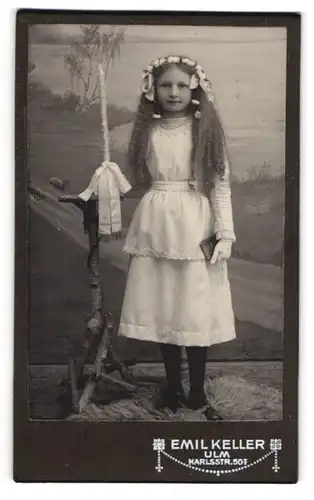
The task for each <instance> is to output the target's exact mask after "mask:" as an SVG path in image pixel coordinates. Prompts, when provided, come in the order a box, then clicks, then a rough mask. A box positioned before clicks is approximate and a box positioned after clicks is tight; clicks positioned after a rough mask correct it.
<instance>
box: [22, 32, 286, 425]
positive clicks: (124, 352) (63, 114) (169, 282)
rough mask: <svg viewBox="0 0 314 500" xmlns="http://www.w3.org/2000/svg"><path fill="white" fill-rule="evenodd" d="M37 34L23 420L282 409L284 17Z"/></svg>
mask: <svg viewBox="0 0 314 500" xmlns="http://www.w3.org/2000/svg"><path fill="white" fill-rule="evenodd" d="M28 40H29V45H28V78H27V80H28V81H27V175H28V232H29V238H28V245H29V278H28V279H29V282H28V288H29V337H28V412H29V418H30V419H31V420H67V421H144V422H151V421H196V422H213V421H280V420H282V418H283V342H284V335H283V319H284V318H283V311H284V309H283V306H284V272H285V270H284V224H285V148H286V141H285V134H286V77H287V73H286V65H287V33H286V28H285V27H257V26H252V27H243V26H184V25H176V26H170V25H168V26H167V25H153V26H147V25H144V24H143V25H141V24H134V23H132V22H130V24H123V25H118V24H117V25H113V24H33V25H31V26H29V32H28Z"/></svg>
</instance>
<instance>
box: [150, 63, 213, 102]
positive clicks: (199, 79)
mask: <svg viewBox="0 0 314 500" xmlns="http://www.w3.org/2000/svg"><path fill="white" fill-rule="evenodd" d="M164 64H185V65H186V66H189V67H190V68H193V69H194V72H193V74H192V76H191V82H190V88H191V89H196V88H197V87H198V86H200V87H201V88H202V89H203V91H204V92H205V94H206V96H207V98H208V100H209V101H210V102H213V101H214V95H213V92H212V86H211V82H210V80H209V79H208V78H207V77H206V74H205V71H204V70H203V68H202V67H201V66H200V65H199V64H198V63H197V62H195V61H192V60H191V59H189V58H188V57H180V56H168V57H160V58H159V59H156V60H155V61H153V62H152V63H151V64H150V65H149V66H148V67H147V69H145V70H144V71H143V76H142V79H143V80H144V84H143V86H142V88H141V91H142V93H143V94H144V96H145V97H146V99H148V100H149V101H154V98H155V92H154V77H153V72H154V70H155V69H156V68H159V67H160V66H163V65H164Z"/></svg>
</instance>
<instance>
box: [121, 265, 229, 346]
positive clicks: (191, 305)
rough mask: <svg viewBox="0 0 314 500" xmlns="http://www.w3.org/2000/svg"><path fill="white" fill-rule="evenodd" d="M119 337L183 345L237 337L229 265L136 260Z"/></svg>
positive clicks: (124, 306) (127, 286)
mask: <svg viewBox="0 0 314 500" xmlns="http://www.w3.org/2000/svg"><path fill="white" fill-rule="evenodd" d="M119 334H120V335H123V336H126V337H130V338H134V339H139V340H148V341H153V342H161V343H170V344H176V345H180V346H210V345H212V344H217V343H220V342H227V341H229V340H232V339H234V338H235V329H234V315H233V309H232V303H231V294H230V286H229V280H228V276H227V266H226V263H225V262H224V263H216V264H210V263H209V262H208V261H206V260H197V261H191V260H170V259H164V258H152V257H142V256H132V257H131V261H130V266H129V272H128V277H127V283H126V290H125V297H124V302H123V307H122V314H121V320H120V327H119Z"/></svg>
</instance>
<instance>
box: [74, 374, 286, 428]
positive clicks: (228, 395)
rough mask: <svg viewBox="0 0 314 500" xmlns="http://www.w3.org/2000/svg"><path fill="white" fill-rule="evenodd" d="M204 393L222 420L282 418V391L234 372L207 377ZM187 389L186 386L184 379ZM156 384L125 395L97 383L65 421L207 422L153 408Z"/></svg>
mask: <svg viewBox="0 0 314 500" xmlns="http://www.w3.org/2000/svg"><path fill="white" fill-rule="evenodd" d="M205 387H206V393H207V395H208V399H209V402H210V404H211V405H212V407H213V408H214V409H215V410H216V411H217V412H218V413H219V414H220V415H221V417H222V418H223V420H227V421H239V420H242V421H243V420H246V421H248V420H264V421H269V420H281V418H282V394H281V391H279V390H278V389H276V388H272V387H269V386H267V385H258V384H254V383H249V382H247V381H246V380H245V379H244V378H243V377H241V376H237V375H223V376H217V377H215V378H214V379H212V380H210V379H207V380H206V383H205ZM184 388H185V390H186V391H188V385H187V383H186V382H184ZM158 393H159V385H158V384H154V383H149V384H144V383H143V384H141V383H140V384H139V387H138V388H137V390H136V392H135V393H134V394H132V395H130V394H126V393H125V392H122V391H121V390H119V389H117V388H116V387H114V388H113V387H112V388H110V387H109V388H108V387H106V388H104V387H102V386H101V384H99V385H98V388H97V394H95V397H94V399H93V401H91V402H90V403H89V404H88V405H87V406H86V407H85V408H84V409H83V411H82V412H81V413H80V414H79V415H70V417H68V420H107V421H108V420H109V421H117V420H137V421H141V420H142V421H146V422H147V421H156V420H158V421H161V420H165V421H168V420H172V421H206V417H205V416H204V414H203V413H202V412H201V411H192V410H189V409H185V408H183V409H180V410H179V411H177V412H176V413H172V412H171V411H170V410H168V409H163V410H156V408H155V401H156V398H157V397H158Z"/></svg>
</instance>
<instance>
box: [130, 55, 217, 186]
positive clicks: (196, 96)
mask: <svg viewBox="0 0 314 500" xmlns="http://www.w3.org/2000/svg"><path fill="white" fill-rule="evenodd" d="M173 66H175V67H177V68H180V69H181V70H182V71H184V72H185V73H187V74H188V75H192V74H193V73H194V70H193V67H190V66H187V65H185V64H182V63H168V64H167V63H165V64H163V65H161V66H159V67H158V68H154V70H153V79H154V88H156V84H157V82H158V79H159V77H160V76H161V75H162V74H163V73H164V72H165V71H166V70H167V69H169V67H173ZM192 100H196V101H199V103H200V104H199V105H195V104H192ZM196 110H199V111H200V117H199V118H196V117H195V116H194V114H195V111H196ZM188 112H189V113H190V114H191V115H192V117H193V122H192V153H191V161H192V179H195V178H196V170H197V167H198V166H201V168H203V177H204V181H205V182H206V183H207V184H209V185H212V182H213V175H214V174H215V173H216V174H218V175H219V177H220V178H223V177H224V174H225V166H226V161H225V160H226V153H227V149H226V140H225V134H224V131H223V127H222V124H221V120H220V117H219V114H218V111H217V110H216V108H215V106H214V105H213V103H212V102H210V101H209V100H208V98H207V96H206V94H205V92H204V90H203V89H202V88H201V87H200V86H198V87H197V88H196V89H193V90H192V96H191V103H190V105H189V108H188ZM153 114H162V109H161V107H160V104H159V102H158V97H157V93H156V92H155V98H154V101H152V102H151V101H149V100H148V99H146V97H145V95H144V94H142V95H141V97H140V100H139V105H138V109H137V113H136V117H135V121H134V125H133V129H132V133H131V137H130V142H129V146H128V166H129V176H130V180H131V183H133V184H134V183H135V184H147V183H148V182H149V180H150V175H149V172H148V168H147V165H146V158H147V151H148V144H149V137H150V131H151V127H152V125H153V123H156V119H154V118H153Z"/></svg>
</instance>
